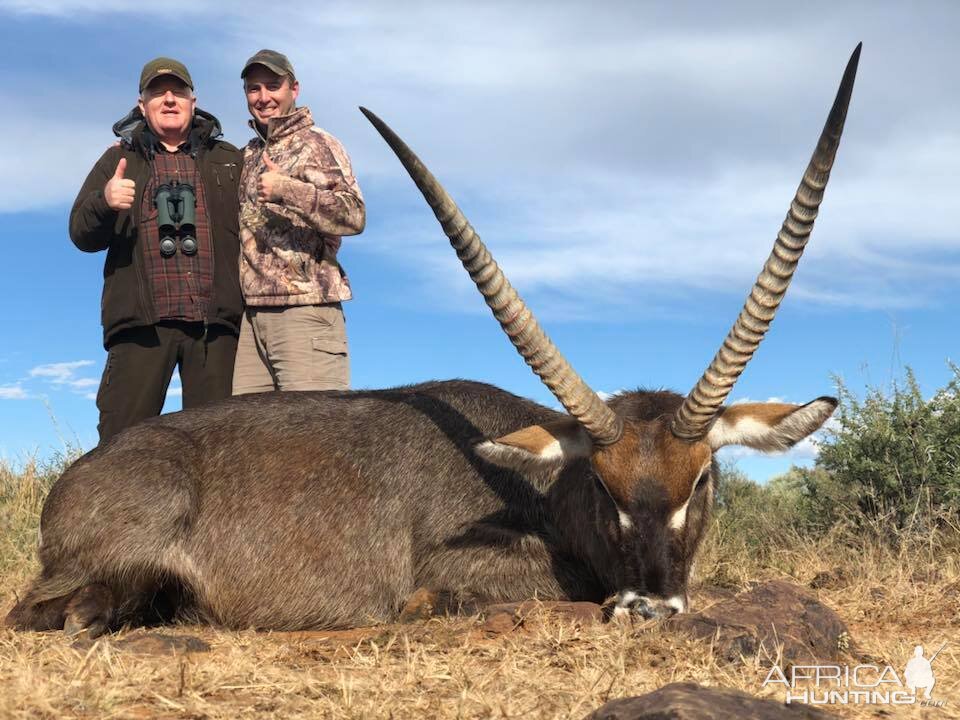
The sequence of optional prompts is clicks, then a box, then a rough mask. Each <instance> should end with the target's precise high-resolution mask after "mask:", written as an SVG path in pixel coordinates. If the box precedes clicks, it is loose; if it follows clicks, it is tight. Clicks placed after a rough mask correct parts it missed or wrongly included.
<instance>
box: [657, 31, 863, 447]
mask: <svg viewBox="0 0 960 720" xmlns="http://www.w3.org/2000/svg"><path fill="white" fill-rule="evenodd" d="M861 46H862V43H860V44H858V45H857V47H856V49H855V50H854V51H853V55H851V56H850V61H849V62H848V63H847V69H846V71H845V72H844V73H843V79H842V80H841V81H840V89H839V90H837V97H836V99H835V100H834V101H833V107H832V108H831V109H830V114H829V115H828V116H827V122H826V124H825V125H824V127H823V132H822V133H821V134H820V140H819V142H818V143H817V148H816V150H814V153H813V157H812V158H811V159H810V164H809V165H807V171H806V172H805V173H804V175H803V180H802V181H801V182H800V187H799V188H798V189H797V194H796V195H795V196H794V198H793V202H792V203H791V204H790V210H789V212H788V213H787V217H786V219H785V220H784V221H783V227H782V228H781V229H780V232H779V233H778V234H777V239H776V242H775V243H774V245H773V251H772V252H771V253H770V257H769V258H767V262H766V264H765V265H764V266H763V270H762V271H761V273H760V275H759V277H758V278H757V281H756V283H755V284H754V286H753V290H751V292H750V295H749V296H748V297H747V301H746V304H745V305H744V307H743V310H741V311H740V316H739V317H738V318H737V321H736V322H735V323H734V325H733V328H731V330H730V333H729V334H728V335H727V338H726V339H725V340H724V341H723V345H721V346H720V350H719V351H717V354H716V355H715V356H714V358H713V361H712V362H711V363H710V366H709V367H708V368H707V370H706V372H704V374H703V377H701V378H700V380H699V381H698V382H697V384H696V385H695V386H694V388H693V390H691V391H690V393H689V394H688V395H687V397H686V399H685V400H684V401H683V405H681V406H680V409H679V410H678V411H677V414H676V415H675V416H674V418H673V422H672V425H671V429H672V430H673V434H674V435H676V436H677V437H679V438H682V439H684V440H699V439H700V438H702V437H704V435H705V434H706V432H707V430H708V428H709V426H710V423H711V421H712V420H713V418H714V416H715V415H716V414H717V411H718V410H719V409H720V406H721V405H723V402H724V401H725V400H726V399H727V395H729V394H730V391H731V390H732V389H733V385H734V383H736V381H737V379H738V378H739V377H740V373H742V372H743V369H744V368H745V367H746V365H747V363H748V362H749V361H750V358H752V357H753V354H754V352H756V350H757V348H758V347H759V345H760V341H761V340H763V336H764V335H765V334H766V332H767V330H768V329H769V328H770V323H771V322H773V317H774V315H775V314H776V312H777V308H778V307H779V306H780V302H781V300H783V296H784V294H785V293H786V291H787V287H788V286H789V285H790V280H791V278H793V273H794V271H795V270H796V268H797V263H798V262H799V260H800V256H801V255H802V254H803V250H804V247H805V246H806V244H807V240H809V238H810V232H811V231H812V230H813V221H814V220H815V219H816V217H817V211H818V209H819V208H820V203H821V201H822V200H823V191H824V188H826V186H827V180H829V179H830V169H831V168H832V167H833V159H834V157H835V155H836V153H837V147H838V146H839V145H840V135H841V134H842V133H843V124H844V121H845V120H846V117H847V106H848V105H849V104H850V95H851V93H852V92H853V81H854V78H855V77H856V74H857V63H858V62H859V60H860V48H861Z"/></svg>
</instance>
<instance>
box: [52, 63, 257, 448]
mask: <svg viewBox="0 0 960 720" xmlns="http://www.w3.org/2000/svg"><path fill="white" fill-rule="evenodd" d="M113 131H114V134H116V135H117V136H118V137H119V138H120V142H119V143H118V145H116V146H114V147H111V148H110V149H108V150H107V151H106V152H105V153H104V154H103V156H102V157H101V158H100V159H99V160H98V161H97V164H96V165H95V166H94V168H93V170H91V171H90V174H89V175H88V176H87V179H86V181H85V182H84V183H83V187H82V188H81V189H80V194H79V195H77V199H76V201H75V202H74V204H73V209H72V210H71V212H70V238H71V239H72V240H73V243H74V244H75V245H76V246H77V247H78V248H80V249H81V250H83V251H85V252H97V251H100V250H106V251H107V256H106V261H105V263H104V269H103V298H102V302H101V319H102V323H103V342H104V347H105V348H106V349H107V351H108V355H107V362H106V366H105V367H104V371H103V378H102V379H101V382H100V390H99V392H98V393H97V407H98V408H99V410H100V423H99V425H98V426H97V429H98V430H99V433H100V443H101V444H103V443H105V442H106V441H107V440H109V439H110V438H111V437H113V436H114V435H116V434H117V433H118V432H120V431H121V430H123V429H124V428H127V427H129V426H130V425H133V424H135V423H137V422H139V421H141V420H143V419H145V418H148V417H152V416H154V415H158V414H159V413H160V410H161V409H162V408H163V402H164V398H165V397H166V393H167V386H168V385H169V383H170V378H171V376H172V375H173V369H174V368H175V367H177V366H179V368H180V379H181V381H182V384H183V406H184V408H190V407H194V406H197V405H201V404H204V403H207V402H212V401H215V400H219V399H221V398H225V397H228V396H229V395H230V394H231V387H232V382H233V363H234V356H235V354H236V348H237V335H238V332H239V325H240V314H241V311H242V300H241V296H240V284H239V277H238V268H237V262H238V257H239V252H240V247H239V242H238V239H237V232H238V229H237V219H238V211H239V207H238V194H237V186H238V183H239V180H240V170H241V163H242V154H241V153H240V151H239V150H237V148H235V147H234V146H233V145H230V144H229V143H226V142H223V141H221V140H219V139H218V138H219V137H220V135H221V131H220V123H219V122H218V121H217V119H216V118H215V117H214V116H213V115H210V114H209V113H206V112H204V111H203V110H199V109H197V107H196V97H195V96H194V92H193V80H192V79H191V77H190V73H189V72H188V71H187V68H186V67H184V65H183V64H182V63H179V62H177V61H176V60H172V59H170V58H156V59H155V60H151V61H150V62H148V63H147V64H146V65H145V66H144V68H143V72H142V73H141V76H140V98H139V100H138V102H137V107H135V108H134V109H133V110H132V111H130V113H128V114H127V115H126V116H125V117H124V118H123V119H121V120H120V121H118V122H117V123H116V124H115V125H114V126H113ZM191 210H192V211H193V212H191Z"/></svg>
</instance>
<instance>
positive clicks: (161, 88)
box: [139, 75, 197, 142]
mask: <svg viewBox="0 0 960 720" xmlns="http://www.w3.org/2000/svg"><path fill="white" fill-rule="evenodd" d="M139 104H140V112H142V113H143V116H144V117H145V118H146V119H147V124H148V125H149V126H150V129H151V130H153V132H154V133H156V134H157V136H158V137H160V138H173V139H176V140H179V141H181V142H182V141H185V140H186V139H187V136H188V135H189V133H190V125H191V123H192V121H193V110H194V107H196V104H197V99H196V98H195V97H194V96H193V91H192V90H191V89H190V88H189V87H187V85H185V84H184V83H183V81H182V80H178V79H177V78H175V77H173V76H172V75H161V76H160V77H158V78H157V79H156V80H154V81H153V82H152V83H150V84H149V85H147V87H145V88H144V89H143V92H142V93H141V94H140V103H139Z"/></svg>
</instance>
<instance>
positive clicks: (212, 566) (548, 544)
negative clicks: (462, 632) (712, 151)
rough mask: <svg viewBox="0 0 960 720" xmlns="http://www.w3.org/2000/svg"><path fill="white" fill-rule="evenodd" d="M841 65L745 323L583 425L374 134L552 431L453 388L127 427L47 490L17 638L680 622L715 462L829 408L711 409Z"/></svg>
mask: <svg viewBox="0 0 960 720" xmlns="http://www.w3.org/2000/svg"><path fill="white" fill-rule="evenodd" d="M859 50H860V48H859V46H858V48H857V50H856V51H855V52H854V55H853V57H852V58H851V60H850V63H849V64H848V66H847V70H846V72H845V74H844V78H843V80H842V82H841V86H840V90H839V92H838V94H837V99H836V101H835V103H834V106H833V108H832V110H831V112H830V115H829V117H828V120H827V123H826V126H825V128H824V131H823V134H822V135H821V138H820V142H819V144H818V146H817V150H816V151H815V153H814V156H813V158H812V160H811V162H810V165H809V166H808V168H807V171H806V173H805V175H804V180H803V182H802V183H801V185H800V188H799V190H798V192H797V195H796V197H795V198H794V201H793V203H792V204H791V209H790V212H789V214H788V216H787V219H786V220H785V221H784V225H783V228H782V229H781V232H780V233H779V235H778V237H777V241H776V244H775V246H774V249H773V252H772V253H771V255H770V258H769V259H768V260H767V263H766V265H765V266H764V270H763V272H761V274H760V276H759V278H758V279H757V283H756V285H755V286H754V289H753V291H752V292H751V294H750V296H749V297H748V300H747V303H746V305H745V307H744V310H743V311H742V312H741V314H740V317H739V318H738V319H737V321H736V323H735V324H734V326H733V329H732V330H731V331H730V335H729V336H728V337H727V339H726V340H725V341H724V344H723V346H722V347H721V349H720V351H719V352H718V353H717V356H716V358H714V361H713V362H712V363H711V364H710V367H709V368H708V369H707V371H706V372H705V373H704V376H703V377H702V378H701V379H700V381H698V383H697V384H696V385H695V387H694V388H693V390H691V392H690V393H688V394H687V395H686V396H681V395H678V394H675V393H670V392H651V391H642V390H638V391H635V392H627V393H622V394H620V395H618V396H615V397H613V398H612V399H610V400H609V401H608V402H603V401H602V400H601V399H600V398H599V397H598V396H597V395H596V393H594V392H593V391H592V390H590V388H589V387H588V386H587V385H586V383H585V382H584V381H583V380H582V379H581V378H580V377H579V376H578V375H577V374H576V372H575V371H574V370H573V369H572V368H571V367H570V366H569V365H568V364H567V362H566V361H565V360H564V359H563V357H562V356H561V355H560V354H559V352H558V351H557V350H556V348H555V347H554V346H553V345H552V343H551V342H550V340H549V339H548V338H547V337H546V336H545V334H544V333H543V331H542V330H541V328H540V327H539V325H538V324H537V321H536V319H535V318H534V317H533V315H532V313H531V312H530V310H529V309H528V308H527V307H526V305H525V304H524V303H523V301H522V300H520V298H519V297H518V296H517V294H516V293H515V292H514V290H513V288H512V287H510V284H509V283H508V282H507V281H506V278H504V277H503V275H502V273H501V272H500V270H499V269H498V268H497V266H496V263H495V262H494V261H493V259H492V258H491V257H490V255H489V252H488V251H487V250H486V248H485V247H484V246H483V244H482V242H481V241H480V239H479V237H478V236H477V235H476V233H474V231H473V229H472V228H471V227H470V225H469V223H468V222H467V221H466V219H465V218H464V217H463V215H462V213H460V211H459V209H457V207H456V205H455V204H454V202H453V200H452V199H451V198H450V197H449V196H448V195H447V194H446V192H445V191H444V190H443V188H442V187H441V186H440V185H439V183H437V181H436V180H435V179H434V178H433V176H432V175H430V173H429V172H428V171H427V170H426V168H425V167H424V166H423V165H422V163H421V162H420V161H419V159H417V158H416V156H415V155H413V153H412V152H411V151H410V150H409V148H407V147H406V145H404V144H403V142H402V141H401V140H400V139H399V138H398V137H397V136H396V135H395V134H393V132H392V131H391V130H390V129H389V128H388V127H387V126H386V125H385V124H384V123H383V122H382V121H380V120H379V119H378V118H376V116H374V115H373V114H372V113H369V112H368V111H366V110H364V111H363V112H364V113H365V114H366V115H367V117H368V118H369V119H370V120H371V122H373V124H374V125H375V126H376V128H377V129H378V131H379V132H380V133H381V134H382V135H383V136H384V138H385V139H386V140H387V142H388V144H390V146H391V147H392V148H393V149H394V151H395V152H396V153H397V155H398V157H399V158H400V160H401V162H403V164H404V165H405V167H406V168H407V169H408V171H409V172H410V174H411V176H412V177H413V179H414V181H415V182H416V183H417V185H418V186H419V187H420V189H421V191H422V192H423V193H424V196H425V198H426V199H427V201H428V202H429V204H430V205H431V206H432V207H433V209H434V211H435V213H436V215H437V217H438V219H439V220H440V222H441V224H442V225H443V228H444V230H445V232H446V233H447V235H448V237H449V238H450V241H451V244H452V245H453V246H454V248H455V249H456V250H457V253H458V255H459V256H460V258H461V260H462V261H463V263H464V266H465V268H466V269H467V270H468V271H469V272H470V274H471V277H473V279H474V280H475V282H476V283H477V286H478V288H479V289H480V291H481V293H482V294H483V295H484V297H485V298H486V300H487V303H488V305H490V307H491V309H492V310H493V312H494V315H495V316H496V317H497V319H498V320H499V321H500V323H501V325H502V326H503V327H504V330H505V331H506V333H507V335H508V336H509V337H510V339H511V341H512V342H513V343H514V345H515V346H516V347H517V349H518V351H519V352H520V353H521V355H522V356H523V357H524V359H525V360H526V361H527V362H528V364H530V366H531V367H532V368H533V370H534V372H536V373H537V374H538V375H539V376H540V377H541V379H542V380H543V381H544V383H545V384H546V385H547V386H548V387H550V389H551V390H552V391H553V392H554V394H555V395H556V396H557V398H558V400H559V401H560V402H561V404H563V406H564V407H565V408H566V410H567V413H561V412H557V411H554V410H551V409H548V408H546V407H543V406H541V405H538V404H536V403H534V402H532V401H529V400H526V399H523V398H520V397H517V396H515V395H512V394H510V393H507V392H505V391H503V390H500V389H498V388H495V387H492V386H489V385H485V384H482V383H475V382H469V381H463V380H454V381H446V382H432V383H426V384H422V385H417V386H410V387H401V388H395V389H391V390H375V391H357V392H343V393H339V392H324V393H314V392H299V393H270V394H264V395H253V396H243V397H237V398H232V399H230V400H227V401H225V402H223V403H219V404H217V405H213V406H208V407H203V408H197V409H193V410H188V411H183V412H180V413H174V414H171V415H165V416H161V417H158V418H153V419H151V420H148V421H146V422H144V423H142V424H140V425H138V426H136V427H133V428H130V429H129V430H127V431H125V432H124V433H121V434H120V435H118V436H117V437H115V438H114V439H112V440H111V441H109V442H108V443H106V444H105V445H103V446H101V447H98V448H96V449H94V450H93V451H91V452H89V453H87V454H86V455H85V456H83V457H82V458H80V459H79V460H77V461H76V462H75V463H74V464H73V465H72V466H71V467H70V468H68V469H67V470H66V471H65V472H64V474H63V475H62V476H61V478H60V479H59V480H58V481H57V482H56V484H55V485H54V487H53V488H52V489H51V491H50V495H49V497H48V498H47V501H46V503H45V505H44V508H43V514H42V517H41V530H42V541H41V543H40V547H39V556H40V561H41V563H42V570H41V572H40V574H39V576H38V577H37V578H36V579H35V580H34V582H33V583H32V584H31V585H30V587H29V588H28V589H27V590H26V592H25V593H24V595H23V597H22V599H21V600H20V602H18V604H17V605H16V606H15V607H14V608H13V609H12V610H11V611H10V613H9V615H8V616H7V623H8V624H10V625H13V626H15V627H18V628H21V629H34V630H45V629H59V628H64V629H65V630H66V631H67V632H68V633H71V634H74V633H80V632H85V633H87V634H89V635H91V636H92V635H97V634H99V633H101V632H103V631H105V630H107V629H108V628H110V627H111V626H114V625H116V624H117V623H120V622H123V621H125V620H128V619H132V618H136V617H137V616H139V615H142V614H143V613H144V611H147V610H150V609H151V608H153V609H156V608H155V606H156V604H157V602H158V598H160V597H173V598H174V600H175V603H174V605H175V606H176V607H175V609H183V608H185V607H188V608H191V609H193V610H194V611H195V612H197V613H199V614H200V615H202V616H203V617H205V618H207V619H208V620H210V621H212V622H216V623H219V624H222V625H225V626H230V627H248V626H253V627H259V628H278V629H294V628H308V627H316V628H320V627H347V626H355V625H361V624H367V623H370V622H379V621H388V620H391V619H394V618H395V617H396V616H397V614H398V613H399V612H400V610H401V609H402V608H403V606H404V604H405V602H406V601H407V599H408V598H409V597H410V596H411V595H412V594H413V593H414V591H416V590H418V589H427V590H430V591H432V592H446V593H450V594H451V595H452V596H454V597H458V598H464V599H471V600H477V601H481V602H483V601H490V602H496V601H511V600H521V599H525V598H528V597H534V596H536V597H539V598H541V599H571V600H593V601H602V600H604V599H605V598H608V597H611V596H612V597H613V598H614V602H615V610H614V612H616V613H618V614H621V613H623V614H629V613H637V614H640V615H642V616H644V617H659V616H664V615H669V614H672V613H674V612H678V611H683V610H685V609H686V607H687V604H688V601H687V598H686V586H687V580H688V575H689V571H690V566H691V563H692V560H693V558H694V555H695V552H696V550H697V547H698V545H699V542H700V540H701V537H702V534H703V531H704V528H705V525H706V521H707V518H708V514H709V510H710V505H711V502H712V496H713V491H714V485H715V481H716V467H715V461H714V457H713V453H714V451H715V450H716V449H717V448H719V447H722V446H724V445H730V444H740V445H746V446H749V447H754V448H758V449H761V450H765V451H770V450H780V449H783V448H786V447H789V446H790V445H792V444H794V443H796V442H797V441H799V440H800V439H802V438H804V437H806V436H807V435H809V434H810V433H812V432H813V431H815V430H816V429H817V428H819V427H820V426H821V425H822V423H823V422H824V421H825V420H826V419H827V418H828V417H829V415H830V414H831V412H832V411H833V410H834V408H835V407H836V401H835V400H834V399H833V398H826V397H824V398H818V399H816V400H814V401H812V402H810V403H807V404H806V405H800V406H798V405H790V404H785V403H750V404H738V405H733V406H730V407H725V406H724V405H723V403H724V401H725V399H726V397H727V395H728V393H729V392H730V389H731V388H732V386H733V383H734V382H735V381H736V379H737V377H739V375H740V372H741V371H742V370H743V368H744V366H745V365H746V363H747V361H749V359H750V356H751V355H752V353H753V351H754V350H755V349H756V347H757V345H759V342H760V340H761V339H762V338H763V335H764V333H765V332H766V330H767V328H768V327H769V323H770V321H771V320H772V318H773V314H774V313H775V311H776V308H777V306H778V305H779V303H780V300H781V299H782V297H783V294H784V292H785V291H786V288H787V285H788V284H789V282H790V278H791V277H792V274H793V270H794V268H795V267H796V263H797V261H798V260H799V257H800V254H801V253H802V251H803V247H804V245H805V244H806V241H807V238H808V236H809V233H810V230H811V228H812V225H813V220H814V218H815V217H816V212H817V208H818V206H819V203H820V200H821V198H822V193H823V188H824V186H825V185H826V181H827V178H828V176H829V172H830V168H831V166H832V163H833V158H834V154H835V152H836V149H837V145H838V143H839V138H840V133H841V131H842V127H843V122H844V119H845V116H846V109H847V105H848V103H849V99H850V93H851V90H852V86H853V79H854V75H855V70H856V64H857V60H858V58H859Z"/></svg>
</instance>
